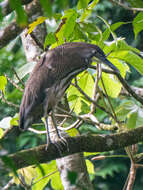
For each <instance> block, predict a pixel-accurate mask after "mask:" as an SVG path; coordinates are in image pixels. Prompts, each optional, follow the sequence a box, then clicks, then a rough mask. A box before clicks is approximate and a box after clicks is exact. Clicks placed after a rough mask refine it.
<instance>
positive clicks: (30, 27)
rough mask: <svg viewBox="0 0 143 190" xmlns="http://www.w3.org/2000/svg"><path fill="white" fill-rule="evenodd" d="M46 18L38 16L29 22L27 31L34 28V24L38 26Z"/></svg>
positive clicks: (29, 31)
mask: <svg viewBox="0 0 143 190" xmlns="http://www.w3.org/2000/svg"><path fill="white" fill-rule="evenodd" d="M46 19H47V18H46V17H44V16H41V17H38V18H37V19H36V20H35V21H34V22H32V23H31V24H29V26H28V27H29V28H28V32H27V33H28V34H30V33H31V32H32V31H33V30H34V29H35V28H36V26H38V25H39V24H42V23H43V22H44V21H45V20H46Z"/></svg>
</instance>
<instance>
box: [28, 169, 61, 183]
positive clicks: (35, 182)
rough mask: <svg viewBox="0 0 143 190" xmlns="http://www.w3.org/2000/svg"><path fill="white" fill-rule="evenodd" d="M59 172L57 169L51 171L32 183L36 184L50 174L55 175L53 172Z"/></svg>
mask: <svg viewBox="0 0 143 190" xmlns="http://www.w3.org/2000/svg"><path fill="white" fill-rule="evenodd" d="M57 172H58V170H55V171H53V172H51V173H49V174H48V175H46V176H44V177H41V178H40V179H38V180H37V181H35V182H34V183H33V184H32V185H35V184H36V183H38V182H39V181H41V180H42V179H45V178H47V177H49V176H50V175H53V174H55V173H57Z"/></svg>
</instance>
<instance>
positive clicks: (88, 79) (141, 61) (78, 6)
mask: <svg viewBox="0 0 143 190" xmlns="http://www.w3.org/2000/svg"><path fill="white" fill-rule="evenodd" d="M10 2H11V7H12V9H14V10H15V11H16V19H17V22H18V23H19V24H20V25H21V26H25V25H26V24H27V16H26V13H25V12H24V9H23V7H22V5H21V3H20V1H18V2H19V3H18V4H16V3H14V1H10ZM128 2H129V3H130V4H131V5H132V6H135V7H140V6H142V2H141V1H131V0H128ZM40 4H41V6H42V7H43V8H44V16H42V17H39V18H37V20H36V21H34V22H33V23H31V24H30V25H29V30H28V34H30V33H31V32H32V31H33V30H34V28H35V27H37V25H39V24H41V23H43V22H44V21H45V20H46V21H47V20H49V22H52V20H54V23H55V24H54V27H53V26H52V27H51V28H50V26H47V28H48V29H49V31H50V32H49V33H48V34H47V36H46V39H45V42H44V48H46V47H47V46H50V48H54V47H56V46H58V45H61V44H63V43H64V42H73V41H83V42H84V41H85V42H90V43H92V44H96V45H98V46H100V47H101V48H102V49H103V51H104V52H105V54H107V58H108V59H109V60H110V61H111V62H112V63H113V64H114V65H115V66H116V67H117V68H118V69H119V71H120V73H121V75H122V77H123V78H126V76H127V74H128V75H129V74H130V66H132V67H133V68H134V69H136V70H137V71H138V72H139V73H140V74H143V58H142V56H141V51H140V50H139V49H137V48H135V47H133V46H131V45H129V44H128V43H127V42H126V39H125V38H124V36H123V37H121V36H119V34H118V32H117V31H118V30H120V28H121V27H124V26H126V27H127V26H128V22H127V21H122V20H120V21H118V22H111V21H110V20H109V19H108V16H107V15H106V16H105V17H103V15H102V11H101V9H103V12H104V10H105V9H106V8H109V7H111V8H113V7H112V6H113V5H112V4H111V3H109V2H107V1H98V0H93V1H89V0H79V1H78V2H76V3H73V4H69V3H68V1H64V0H63V1H55V2H54V5H53V6H51V4H50V0H48V1H44V0H40ZM99 6H100V7H99ZM115 11H116V10H115ZM100 13H101V14H100ZM106 14H107V13H106ZM108 14H110V13H108ZM1 17H2V15H1ZM5 19H6V18H5V17H3V21H4V20H5ZM10 22H11V20H10ZM130 23H131V24H132V30H133V32H134V36H135V40H137V38H138V37H139V35H141V31H142V30H143V24H142V23H143V13H142V12H140V13H137V14H135V15H133V18H132V19H131V20H130ZM2 25H3V26H4V25H5V24H4V23H2ZM128 32H130V30H129V31H128ZM118 36H119V37H118ZM20 46H21V42H20V40H16V41H14V42H12V43H11V44H9V47H6V48H4V49H2V50H1V51H0V55H1V60H0V68H1V70H0V75H1V76H0V91H1V92H2V93H1V94H2V96H4V97H5V99H6V100H7V101H12V102H14V103H15V104H17V105H19V104H20V100H21V96H22V93H21V92H19V91H18V90H17V89H15V87H13V85H12V84H10V82H9V81H8V80H7V78H6V77H5V74H8V75H9V77H11V78H13V81H14V82H15V83H17V84H18V85H20V86H21V87H22V85H21V84H20V82H19V81H18V79H17V78H16V77H15V76H14V73H13V71H12V70H11V68H14V69H15V70H16V72H17V74H18V76H19V78H20V80H23V81H25V80H26V77H27V74H29V73H30V72H31V70H32V69H33V67H34V65H35V63H34V62H32V63H26V61H25V58H24V54H23V50H22V49H21V47H20ZM93 65H95V66H97V62H96V61H95V62H93ZM102 68H103V69H107V68H108V67H107V66H105V65H102ZM96 78H97V72H94V71H92V70H90V69H88V70H87V71H85V72H83V73H81V74H79V75H78V76H77V82H78V85H79V87H80V88H81V89H82V90H83V91H84V92H85V93H86V94H87V95H88V96H89V97H90V98H92V96H93V88H94V83H95V80H96ZM135 78H136V77H135ZM102 80H103V83H104V86H105V89H106V91H107V94H108V96H109V98H110V100H111V103H112V105H113V107H114V110H115V113H116V116H117V118H118V120H119V121H120V122H124V126H123V128H124V129H127V128H129V129H130V128H135V127H139V126H141V125H142V122H143V119H142V115H143V109H142V107H141V105H140V104H139V103H138V102H136V101H135V100H133V98H132V97H127V98H126V97H124V98H123V97H122V96H121V95H120V93H121V89H122V85H121V83H120V82H119V81H118V79H117V78H116V77H115V76H113V75H111V74H107V73H104V72H103V73H102ZM74 82H75V80H73V81H72V83H74ZM103 83H102V82H101V80H100V81H99V88H101V89H102V91H103V92H104V93H106V92H105V89H104V86H103ZM66 93H67V98H68V102H69V106H70V108H71V110H73V112H74V113H75V114H77V115H79V114H86V113H89V111H90V106H91V104H90V102H89V100H87V99H86V98H85V96H84V95H82V94H81V93H80V92H79V91H78V89H77V88H76V87H74V86H73V85H71V86H70V87H69V88H68V89H67V91H66ZM105 103H107V104H106V105H107V108H109V104H108V102H107V100H105V99H104V98H101V99H100V100H99V105H101V106H103V105H104V104H105ZM0 112H1V116H0V118H1V121H0V138H1V136H2V134H3V132H4V131H5V129H7V128H9V127H10V126H11V125H18V123H17V119H18V117H17V115H16V113H18V109H17V108H14V109H12V108H9V106H8V105H7V104H6V103H5V104H4V103H3V102H2V101H1V105H0ZM94 116H95V117H97V119H98V120H99V121H100V122H104V123H105V124H109V123H110V124H114V123H115V121H114V120H113V119H111V118H110V117H109V116H108V115H107V114H106V113H103V111H100V110H98V109H97V108H96V113H95V114H94ZM3 126H4V127H3ZM36 129H37V128H36ZM42 129H43V126H42V127H41V130H42ZM84 129H87V125H85V124H84V125H83V126H82V129H81V130H80V132H83V131H84ZM92 132H93V131H92ZM94 133H97V131H94ZM68 134H69V135H70V136H76V135H77V134H79V133H78V132H77V130H76V129H73V130H70V131H68ZM37 139H38V140H37ZM44 140H45V139H44V137H41V136H40V137H38V138H37V137H36V136H32V135H31V134H30V133H25V134H24V135H23V136H20V137H19V138H18V140H17V150H20V149H21V148H23V147H24V148H29V147H33V146H36V145H37V144H40V143H43V142H44ZM93 154H94V155H95V154H97V153H93ZM93 154H92V155H91V154H85V158H87V156H88V158H89V157H92V156H93ZM0 155H1V151H0ZM101 162H102V166H101V164H97V165H96V163H93V162H91V161H90V160H89V159H88V160H87V159H86V164H87V168H88V172H89V174H90V179H91V180H92V181H94V180H95V179H99V178H98V177H100V179H101V178H102V179H103V178H104V179H107V178H108V177H109V176H110V177H114V176H115V175H116V173H119V172H124V173H125V172H127V171H126V170H127V169H125V170H124V169H122V168H123V167H124V163H123V162H121V163H118V164H114V162H113V161H112V159H111V161H110V162H109V161H105V160H103V161H101ZM9 163H10V162H9ZM5 164H6V165H7V166H9V165H8V161H7V160H6V159H5ZM9 167H10V168H12V167H13V165H12V164H10V166H9ZM13 171H14V174H11V175H12V176H13V179H14V182H15V184H17V185H18V184H19V183H20V182H19V179H18V176H17V173H18V175H19V176H22V177H24V178H25V182H26V184H28V185H31V184H32V189H33V190H37V189H38V190H40V189H41V190H42V189H44V188H46V186H50V187H52V188H53V189H63V186H62V184H61V180H60V175H59V172H58V171H57V168H56V163H55V161H52V162H50V163H47V164H39V165H37V166H36V167H33V166H32V167H28V168H24V169H21V170H19V171H17V172H16V171H15V168H13ZM69 180H70V182H71V184H75V183H76V174H75V173H72V172H71V173H70V172H69ZM104 183H105V181H104ZM47 184H48V185H47ZM106 185H107V186H106V187H107V188H106V189H108V183H107V184H106ZM109 186H110V185H109ZM99 189H101V188H99Z"/></svg>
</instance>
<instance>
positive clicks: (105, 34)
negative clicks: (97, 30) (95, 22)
mask: <svg viewBox="0 0 143 190" xmlns="http://www.w3.org/2000/svg"><path fill="white" fill-rule="evenodd" d="M123 24H126V23H125V22H116V23H115V24H112V25H111V26H109V24H106V25H107V26H108V28H107V29H106V30H105V31H104V32H103V35H102V36H103V39H102V40H103V41H106V40H108V38H109V37H110V34H111V31H112V33H113V32H114V31H115V30H116V29H117V28H119V27H120V26H122V25H123ZM113 34H114V33H113ZM115 39H116V38H115ZM116 41H117V39H116Z"/></svg>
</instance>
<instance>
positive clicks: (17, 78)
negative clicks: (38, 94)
mask: <svg viewBox="0 0 143 190" xmlns="http://www.w3.org/2000/svg"><path fill="white" fill-rule="evenodd" d="M12 70H13V72H14V74H15V76H16V78H17V79H18V81H19V82H20V83H21V84H22V86H23V87H25V84H24V83H23V81H22V80H21V79H20V78H19V76H18V74H17V72H16V71H15V69H14V68H13V67H12Z"/></svg>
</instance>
